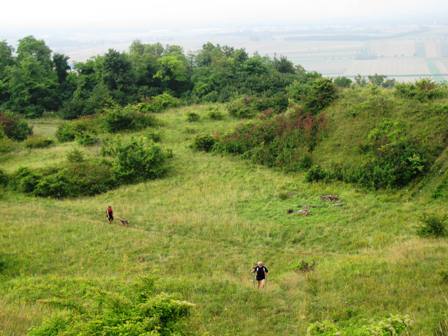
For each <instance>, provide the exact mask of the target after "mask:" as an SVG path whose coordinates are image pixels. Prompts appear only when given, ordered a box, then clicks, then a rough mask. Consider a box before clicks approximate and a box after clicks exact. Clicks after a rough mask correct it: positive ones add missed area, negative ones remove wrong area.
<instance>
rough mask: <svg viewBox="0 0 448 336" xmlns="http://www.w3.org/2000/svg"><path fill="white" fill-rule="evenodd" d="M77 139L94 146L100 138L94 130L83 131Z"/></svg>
mask: <svg viewBox="0 0 448 336" xmlns="http://www.w3.org/2000/svg"><path fill="white" fill-rule="evenodd" d="M76 141H77V142H78V143H79V144H80V145H82V146H92V145H96V144H97V143H98V142H99V138H98V137H97V136H96V134H94V133H92V132H83V133H81V134H78V135H77V136H76Z"/></svg>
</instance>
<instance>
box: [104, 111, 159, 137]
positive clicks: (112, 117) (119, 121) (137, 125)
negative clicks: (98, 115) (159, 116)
mask: <svg viewBox="0 0 448 336" xmlns="http://www.w3.org/2000/svg"><path fill="white" fill-rule="evenodd" d="M104 125H105V127H106V130H107V131H108V132H111V133H116V132H120V131H130V130H141V129H143V128H146V127H149V126H154V125H155V118H154V117H151V116H149V115H146V114H144V113H142V112H139V111H138V110H137V107H136V106H135V105H128V106H126V107H119V106H117V107H113V108H110V109H108V110H107V111H106V113H105V116H104Z"/></svg>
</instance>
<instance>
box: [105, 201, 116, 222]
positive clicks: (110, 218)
mask: <svg viewBox="0 0 448 336" xmlns="http://www.w3.org/2000/svg"><path fill="white" fill-rule="evenodd" d="M106 218H107V220H108V221H109V224H112V222H113V221H114V211H113V210H112V207H111V206H110V205H109V206H108V207H107V209H106Z"/></svg>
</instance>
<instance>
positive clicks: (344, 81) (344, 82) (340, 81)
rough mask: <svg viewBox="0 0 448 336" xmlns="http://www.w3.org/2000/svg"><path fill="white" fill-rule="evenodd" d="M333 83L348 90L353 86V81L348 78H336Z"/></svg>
mask: <svg viewBox="0 0 448 336" xmlns="http://www.w3.org/2000/svg"><path fill="white" fill-rule="evenodd" d="M333 83H334V84H335V85H336V86H337V87H340V88H348V87H350V86H351V85H352V83H353V81H352V80H351V79H350V78H347V77H344V76H342V77H336V78H334V79H333Z"/></svg>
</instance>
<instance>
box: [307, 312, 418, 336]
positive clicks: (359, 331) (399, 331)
mask: <svg viewBox="0 0 448 336" xmlns="http://www.w3.org/2000/svg"><path fill="white" fill-rule="evenodd" d="M410 325H411V321H410V319H409V317H407V316H395V315H393V316H390V317H388V318H385V319H382V320H380V321H377V322H363V321H350V322H348V323H344V326H338V325H337V324H335V323H333V322H331V321H323V322H315V323H312V324H311V325H310V326H309V327H308V329H307V336H336V335H338V336H353V335H356V336H399V335H405V334H406V333H407V332H408V331H409V326H410Z"/></svg>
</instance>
